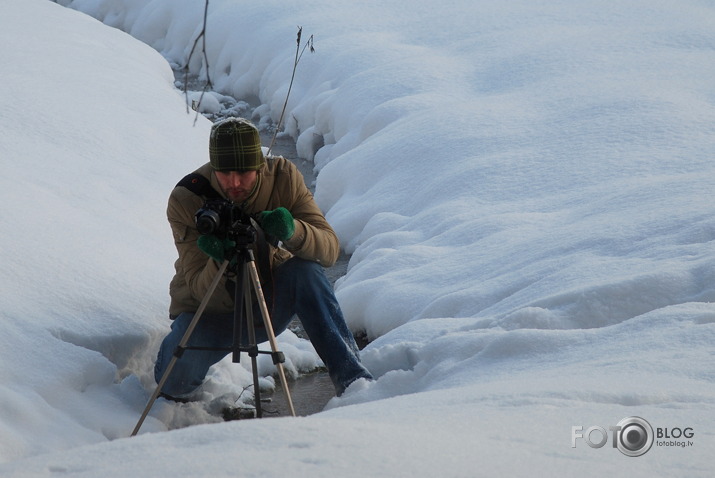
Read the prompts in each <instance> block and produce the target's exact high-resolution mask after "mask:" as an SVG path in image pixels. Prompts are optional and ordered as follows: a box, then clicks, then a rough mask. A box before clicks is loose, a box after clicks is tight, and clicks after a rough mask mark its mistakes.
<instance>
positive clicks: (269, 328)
mask: <svg viewBox="0 0 715 478" xmlns="http://www.w3.org/2000/svg"><path fill="white" fill-rule="evenodd" d="M246 265H247V267H248V271H249V273H250V274H251V282H252V283H253V287H254V289H255V291H256V297H257V298H258V305H259V306H260V308H261V315H262V316H263V325H264V326H265V327H266V334H267V335H268V342H269V343H270V344H271V350H272V351H273V353H276V352H278V344H277V343H276V334H275V333H274V332H273V324H272V323H271V317H270V314H269V313H268V306H266V299H265V297H264V295H263V289H262V288H261V281H260V279H259V277H258V269H256V263H255V262H254V261H248V262H246ZM276 368H277V369H278V377H279V378H280V381H281V385H282V386H283V390H284V392H285V396H286V402H287V403H288V407H289V408H290V413H291V415H292V416H295V409H294V408H293V400H292V399H291V396H290V390H289V389H288V381H287V380H286V375H285V371H284V370H283V364H282V363H280V362H279V363H276Z"/></svg>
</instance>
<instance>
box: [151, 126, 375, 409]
mask: <svg viewBox="0 0 715 478" xmlns="http://www.w3.org/2000/svg"><path fill="white" fill-rule="evenodd" d="M209 158H210V161H209V163H207V164H205V165H203V166H202V167H200V168H199V169H197V170H196V171H195V172H194V173H192V174H190V175H188V176H187V177H186V178H184V179H183V180H182V181H181V182H179V184H178V185H177V186H176V187H175V188H174V190H173V191H172V192H171V195H170V197H169V205H168V209H167V215H168V218H169V223H170V224H171V229H172V232H173V234H174V243H175V244H176V248H177V250H178V252H179V259H178V260H177V261H176V263H175V268H176V275H175V276H174V278H173V279H172V281H171V285H170V295H171V306H170V309H169V313H170V316H171V318H172V319H173V322H172V325H171V332H170V333H169V334H168V335H167V336H166V337H165V338H164V341H163V342H162V344H161V347H160V349H159V354H158V357H157V361H156V365H155V369H154V376H155V378H156V380H157V382H159V380H160V379H161V378H162V376H163V375H164V371H165V370H166V368H167V367H168V365H169V362H170V361H171V359H172V356H173V353H174V351H175V350H176V348H177V346H178V345H179V343H180V342H181V339H182V337H183V336H184V334H185V332H186V330H187V328H188V326H189V324H190V323H191V320H192V318H193V317H194V314H195V312H196V310H197V308H198V306H199V304H200V303H201V301H202V299H203V298H204V296H205V295H206V293H207V291H208V289H209V287H210V284H211V283H212V281H213V280H214V278H215V277H216V275H217V273H218V271H219V266H220V264H221V263H222V262H223V260H224V255H225V254H228V253H229V250H228V249H229V248H230V247H232V245H229V244H226V243H225V242H224V241H223V240H220V239H218V238H216V237H214V236H206V235H201V234H200V233H199V231H198V230H197V227H196V223H195V214H196V212H197V211H198V210H199V209H200V208H201V207H202V206H204V204H205V202H206V201H207V200H208V199H223V200H229V201H231V203H233V204H234V205H236V206H238V207H239V208H240V210H242V211H243V212H244V213H246V214H250V215H257V217H259V222H260V226H261V228H262V230H263V231H262V232H263V233H265V235H267V236H268V237H271V236H272V237H274V238H276V239H277V240H280V241H281V242H282V243H283V247H277V246H276V245H274V243H275V244H277V241H266V240H265V238H264V237H263V234H261V233H260V231H259V234H257V235H258V240H257V244H256V246H257V249H258V254H256V259H257V261H256V263H257V267H258V269H259V271H260V272H261V287H262V288H263V291H264V295H265V297H266V303H267V305H268V308H269V310H270V312H271V314H270V315H271V323H272V324H273V329H274V330H275V333H276V334H280V333H281V332H283V331H284V330H285V329H286V327H287V326H288V324H289V323H290V321H291V319H292V318H293V317H294V315H297V316H298V317H299V319H300V321H301V322H302V324H303V328H304V329H305V331H306V333H307V334H308V337H309V338H310V341H311V342H312V344H313V346H314V347H315V350H316V351H317V352H318V355H319V356H320V358H321V359H322V360H323V363H325V365H326V366H327V368H328V372H329V374H330V378H331V380H332V381H333V384H334V385H335V390H336V393H337V394H338V395H341V394H342V393H343V391H344V390H345V389H346V388H347V387H348V385H350V384H351V383H352V382H354V381H355V380H357V379H359V378H367V379H371V378H372V376H371V375H370V372H368V371H367V369H366V368H365V367H364V366H363V365H362V364H361V363H360V358H359V352H358V347H357V345H356V343H355V339H354V337H353V335H352V333H351V332H350V330H349V329H348V327H347V325H346V324H345V320H344V318H343V314H342V311H341V310H340V306H339V305H338V302H337V299H336V298H335V294H334V293H333V289H332V286H331V285H330V282H329V281H328V279H327V277H326V275H325V271H324V270H323V266H325V267H330V266H332V265H333V264H334V263H335V261H336V260H337V257H338V254H339V243H338V238H337V236H336V235H335V232H334V231H333V229H332V228H331V227H330V225H329V224H328V222H327V221H326V220H325V217H324V216H323V214H322V212H321V211H320V209H319V208H318V206H317V204H316V203H315V201H314V199H313V196H312V194H311V193H310V191H309V190H308V188H307V187H306V186H305V183H304V180H303V176H302V175H301V174H300V172H299V171H298V169H297V168H296V167H295V165H294V164H293V163H291V162H290V161H287V160H286V159H284V158H282V157H268V158H266V157H264V155H263V152H262V151H261V142H260V137H259V134H258V130H257V129H256V127H255V126H254V125H253V124H251V123H250V122H248V121H247V120H244V119H242V118H228V119H226V120H223V121H219V122H217V123H216V124H214V125H213V127H212V128H211V136H210V140H209ZM207 256H208V257H207ZM234 289H235V282H234V278H232V277H230V276H223V277H222V278H221V282H219V285H218V287H217V288H216V290H215V291H214V293H213V295H212V296H211V299H210V301H209V302H208V305H207V306H206V309H205V313H204V314H203V315H202V316H201V318H200V320H199V321H198V324H197V325H196V328H195V329H194V331H193V332H192V334H191V338H190V340H189V342H188V344H187V349H186V350H185V351H184V353H183V354H182V355H181V357H180V358H179V359H178V360H177V361H176V364H175V366H174V368H173V370H172V371H171V373H170V375H169V377H168V378H167V380H166V382H165V384H164V386H163V388H162V394H163V396H164V397H166V398H169V399H174V400H182V399H186V397H187V396H189V395H190V394H191V393H192V392H193V391H194V390H196V389H197V388H198V387H199V386H200V385H201V384H202V383H203V381H204V378H205V377H206V373H207V372H208V370H209V367H211V366H212V365H213V364H215V363H216V362H218V361H219V360H221V359H222V358H223V357H225V356H226V355H227V354H228V350H226V349H230V347H231V346H232V345H233V326H234V320H233V311H234V297H233V295H234ZM254 305H256V306H258V304H254ZM257 314H260V312H257ZM254 315H256V314H254ZM256 316H257V317H260V315H256ZM246 335H247V334H243V337H246ZM256 336H257V337H256V342H257V343H262V342H264V341H266V340H267V339H268V338H267V334H266V330H265V328H264V327H263V325H262V324H261V325H260V326H258V325H257V326H256ZM242 345H245V344H242ZM196 347H201V348H211V349H221V350H196V349H192V348H196Z"/></svg>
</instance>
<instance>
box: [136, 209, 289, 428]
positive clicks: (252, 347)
mask: <svg viewBox="0 0 715 478" xmlns="http://www.w3.org/2000/svg"><path fill="white" fill-rule="evenodd" d="M231 232H232V234H231V239H233V240H234V241H235V242H236V247H235V248H234V250H233V251H232V252H233V254H231V255H230V256H229V257H228V258H226V259H225V260H224V261H223V263H222V264H221V266H220V267H219V270H218V272H217V273H216V276H215V277H214V279H213V281H212V282H211V285H210V286H209V289H208V291H207V292H206V295H205V296H204V298H203V299H202V301H201V303H200V304H199V307H198V309H197V310H196V314H194V317H193V319H192V320H191V323H189V326H188V328H187V329H186V332H185V333H184V336H183V337H182V339H181V341H180V342H179V345H178V346H177V347H176V350H175V351H174V356H173V357H172V358H171V361H170V362H169V365H168V366H167V368H166V370H165V371H164V375H162V377H161V379H160V380H159V383H158V384H157V387H156V390H154V393H153V394H152V396H151V398H150V399H149V402H148V403H147V405H146V407H145V408H144V412H143V413H142V415H141V418H140V419H139V421H138V422H137V424H136V426H135V427H134V431H132V434H131V436H134V435H136V434H137V433H138V432H139V429H140V428H141V426H142V424H143V423H144V420H145V419H146V417H147V415H148V414H149V411H150V410H151V407H152V406H153V405H154V402H155V401H156V399H157V398H158V397H159V395H160V394H161V389H162V388H163V387H164V384H165V383H166V381H167V379H168V378H169V375H170V374H171V371H172V370H173V368H174V366H175V365H176V362H177V361H178V360H179V359H180V358H181V356H182V355H183V353H184V351H185V350H188V349H191V350H229V351H231V352H232V353H233V356H232V360H233V362H234V363H238V362H240V360H241V352H247V353H248V355H249V357H251V370H252V372H253V393H254V401H255V404H256V416H257V417H258V418H262V416H263V411H262V408H261V394H260V389H259V387H258V365H257V357H258V354H261V353H263V354H269V355H271V358H272V360H273V363H274V364H275V366H276V368H277V370H278V376H279V378H280V381H281V385H282V386H283V390H284V392H285V396H286V402H287V404H288V407H289V409H290V412H291V415H292V416H295V409H294V408H293V401H292V399H291V396H290V390H289V389H288V381H287V380H286V376H285V371H284V370H283V362H285V356H284V355H283V353H282V352H279V351H278V347H277V342H276V336H275V333H274V332H273V325H272V324H271V320H270V315H269V313H268V307H267V306H266V300H265V297H264V295H263V289H262V288H261V281H260V279H259V277H258V269H257V268H256V262H255V257H254V254H253V250H252V249H251V247H250V244H251V243H252V242H253V237H254V236H253V231H252V227H251V226H250V225H246V224H239V221H236V223H234V224H233V226H232V228H231ZM234 259H236V262H235V266H232V265H231V264H232V262H233V260H234ZM229 267H231V268H234V267H235V271H236V287H235V292H236V293H235V300H234V308H233V345H232V347H231V348H229V349H216V348H209V347H187V344H188V342H189V339H190V338H191V334H192V333H193V332H194V329H195V328H196V325H197V324H198V323H199V320H200V319H201V315H202V314H203V312H204V309H205V308H206V306H207V304H208V302H209V300H210V298H211V296H212V295H213V293H214V291H215V290H216V287H217V286H218V284H219V282H220V281H221V277H222V276H223V275H224V274H225V273H226V271H227V270H228V269H229ZM252 292H254V293H255V297H256V300H257V302H258V305H259V308H260V311H261V316H262V318H263V325H264V327H265V328H266V334H267V335H268V341H269V343H270V346H271V351H270V352H269V351H261V350H258V345H257V344H256V331H255V326H254V322H253V303H252V299H253V296H252V294H251V293H252ZM244 321H245V322H244ZM244 323H245V324H246V329H247V331H248V342H247V345H242V344H243V324H244Z"/></svg>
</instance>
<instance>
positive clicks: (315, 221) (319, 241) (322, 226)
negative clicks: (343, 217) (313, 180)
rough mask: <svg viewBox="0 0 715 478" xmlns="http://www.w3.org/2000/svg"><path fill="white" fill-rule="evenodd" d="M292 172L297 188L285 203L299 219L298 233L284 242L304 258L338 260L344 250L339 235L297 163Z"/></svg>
mask: <svg viewBox="0 0 715 478" xmlns="http://www.w3.org/2000/svg"><path fill="white" fill-rule="evenodd" d="M289 171H290V174H288V175H287V176H288V178H287V180H288V181H290V183H291V184H290V185H289V190H290V191H293V194H292V198H291V201H290V206H285V207H287V208H288V210H289V211H290V212H291V214H292V215H293V218H294V219H295V233H294V234H293V237H291V238H290V239H288V240H287V241H285V242H284V246H285V247H286V249H288V250H289V251H290V252H291V253H293V254H294V255H295V256H297V257H300V258H301V259H307V260H312V261H316V262H318V263H320V264H322V265H323V266H325V267H330V266H332V265H333V264H335V261H337V260H338V255H339V254H340V242H339V241H338V236H337V235H336V234H335V231H334V230H333V228H332V227H330V224H328V221H327V220H326V219H325V216H324V215H323V213H322V211H321V210H320V208H319V207H318V205H317V204H316V202H315V199H313V194H312V193H311V192H310V190H309V189H308V188H307V187H306V185H305V181H304V179H303V176H302V175H301V174H300V171H298V169H297V168H295V167H293V168H291V169H290V170H289Z"/></svg>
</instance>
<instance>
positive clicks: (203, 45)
mask: <svg viewBox="0 0 715 478" xmlns="http://www.w3.org/2000/svg"><path fill="white" fill-rule="evenodd" d="M208 11H209V0H206V3H205V4H204V21H203V25H202V29H201V32H199V34H198V36H197V37H196V39H195V40H194V44H193V46H192V47H191V51H190V52H189V57H188V58H187V59H186V64H185V65H184V68H183V69H184V97H185V98H186V113H187V114H188V113H189V91H188V84H189V65H190V64H191V58H192V57H193V55H194V51H195V50H196V46H197V45H198V44H199V40H201V53H202V56H203V58H204V64H205V65H206V83H205V84H204V88H203V90H201V96H199V102H198V104H197V105H196V118H194V124H196V121H197V120H198V117H199V108H200V107H201V101H202V100H203V99H204V94H205V93H206V92H207V91H208V90H210V89H211V88H212V87H213V85H212V83H211V76H210V73H209V57H208V54H207V53H206V22H207V18H208Z"/></svg>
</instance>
